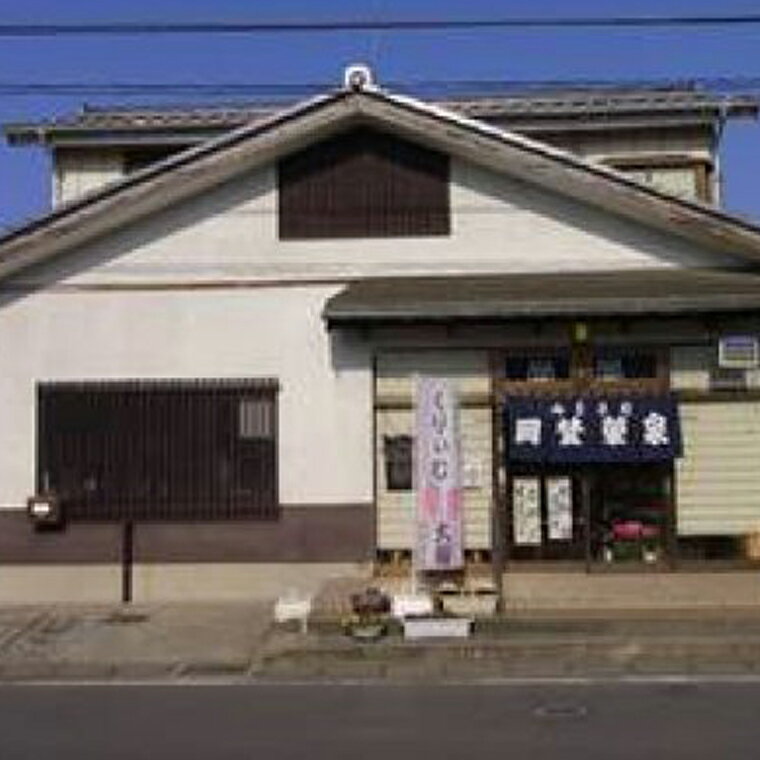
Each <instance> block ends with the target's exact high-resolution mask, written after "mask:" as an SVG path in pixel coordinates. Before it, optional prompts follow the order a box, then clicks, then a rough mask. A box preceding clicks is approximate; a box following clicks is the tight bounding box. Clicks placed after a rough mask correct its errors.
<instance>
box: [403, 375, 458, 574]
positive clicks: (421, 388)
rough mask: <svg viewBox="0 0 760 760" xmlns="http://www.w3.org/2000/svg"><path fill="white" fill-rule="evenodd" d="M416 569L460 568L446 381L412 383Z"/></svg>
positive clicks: (451, 404) (451, 401)
mask: <svg viewBox="0 0 760 760" xmlns="http://www.w3.org/2000/svg"><path fill="white" fill-rule="evenodd" d="M415 433H416V434H415V442H416V448H415V453H416V473H415V474H416V480H415V491H416V496H417V515H416V517H417V520H416V540H415V566H416V569H417V570H451V569H454V568H458V567H462V565H463V564H464V551H463V540H462V476H461V456H460V439H459V408H458V404H457V399H456V394H455V392H454V389H453V388H452V386H451V383H450V382H449V381H448V380H447V379H445V378H438V377H424V376H420V377H418V378H417V413H416V420H415Z"/></svg>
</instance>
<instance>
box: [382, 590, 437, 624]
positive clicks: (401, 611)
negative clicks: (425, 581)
mask: <svg viewBox="0 0 760 760" xmlns="http://www.w3.org/2000/svg"><path fill="white" fill-rule="evenodd" d="M432 614H433V599H432V597H431V596H430V594H394V596H393V598H392V599H391V615H393V617H395V618H398V619H399V620H403V619H404V618H406V617H409V616H410V615H432Z"/></svg>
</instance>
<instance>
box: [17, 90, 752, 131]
mask: <svg viewBox="0 0 760 760" xmlns="http://www.w3.org/2000/svg"><path fill="white" fill-rule="evenodd" d="M432 102H434V103H436V104H437V105H439V106H441V107H442V108H445V109H447V110H450V111H453V112H454V113H458V114H460V115H462V116H467V117H470V118H474V119H483V120H485V121H491V120H495V121H499V122H500V123H503V124H509V125H510V128H512V127H514V128H515V129H519V130H520V131H526V130H528V131H531V130H540V129H559V128H562V129H569V128H571V127H583V128H590V127H592V126H593V125H594V124H599V125H600V126H603V127H604V128H606V129H609V128H610V127H611V126H612V125H614V124H618V123H620V124H622V125H626V126H630V122H631V120H635V123H637V124H640V123H642V120H643V121H644V123H653V122H660V121H662V120H664V119H666V120H667V122H668V123H669V124H672V123H677V124H712V123H713V122H714V121H716V120H718V119H720V118H725V117H756V116H757V113H758V102H757V98H755V97H754V96H749V95H720V94H715V93H710V92H704V91H699V90H694V89H684V88H681V89H678V88H672V89H669V88H662V89H651V88H649V89H645V88H641V89H636V88H626V89H615V88H611V87H597V88H587V89H568V90H554V91H552V90H537V91H527V92H513V93H509V94H503V95H487V96H469V97H457V98H448V99H433V101H432ZM282 108H283V105H282V104H281V103H280V104H277V103H275V104H272V103H270V104H265V103H260V102H259V103H227V104H216V105H213V104H206V105H198V104H196V105H181V104H176V105H165V106H158V107H157V106H127V107H121V108H117V107H113V106H108V107H94V106H84V107H83V108H82V109H81V110H80V111H78V112H76V113H72V114H65V115H63V116H60V117H56V118H53V119H48V120H43V121H36V122H19V123H15V124H6V125H4V127H3V131H4V132H5V134H6V137H7V138H8V141H9V142H10V143H11V144H15V145H21V144H25V143H44V144H47V143H50V144H78V143H81V142H88V141H90V140H95V141H97V140H105V141H108V138H112V139H124V138H126V136H131V137H132V138H133V139H135V140H139V139H141V136H144V135H152V136H155V137H156V138H158V136H159V135H161V136H163V137H164V138H165V139H167V140H168V141H172V142H179V143H182V142H185V143H188V144H189V143H190V142H194V141H196V140H200V139H204V138H207V137H208V136H211V135H214V134H219V133H220V132H221V131H224V130H230V129H236V128H238V127H241V126H243V125H244V124H248V123H250V122H252V121H257V120H260V119H264V118H266V117H268V116H271V115H273V114H274V113H276V112H277V111H279V110H281V109H282ZM142 139H144V137H143V138H142Z"/></svg>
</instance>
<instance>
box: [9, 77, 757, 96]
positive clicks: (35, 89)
mask: <svg viewBox="0 0 760 760" xmlns="http://www.w3.org/2000/svg"><path fill="white" fill-rule="evenodd" d="M335 86H336V84H335V82H301V83H276V82H217V83H211V82H116V81H112V82H82V81H68V82H3V81H1V80H0V95H3V96H30V95H122V96H129V95H198V96H204V97H205V96H229V95H249V96H259V97H278V96H280V97H289V96H291V97H298V96H303V95H309V94H312V93H318V92H325V91H328V90H331V89H334V88H335ZM385 86H387V88H388V89H390V90H394V91H398V92H408V93H426V94H427V93H430V94H436V95H439V96H441V97H445V96H447V95H452V96H453V95H462V94H467V93H470V94H479V95H483V94H494V95H498V94H502V95H509V94H510V93H521V94H524V93H526V92H535V93H536V94H541V93H542V92H547V91H552V90H562V91H573V90H589V89H591V90H599V91H600V92H601V93H604V92H605V91H615V92H620V91H622V92H625V91H626V90H638V89H648V90H665V91H668V90H670V91H672V90H686V91H692V92H711V91H712V92H740V91H756V90H758V89H760V75H744V76H731V77H691V78H684V79H606V80H605V79H572V80H569V79H551V80H523V81H519V80H496V79H487V80H486V79H483V80H478V79H471V80H418V81H408V82H388V83H387V84H386V85H385Z"/></svg>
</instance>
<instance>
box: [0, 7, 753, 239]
mask: <svg viewBox="0 0 760 760" xmlns="http://www.w3.org/2000/svg"><path fill="white" fill-rule="evenodd" d="M0 11H1V13H0V20H1V21H2V22H3V23H44V22H50V23H53V22H61V23H74V22H98V21H234V20H256V21H264V20H283V19H293V20H307V19H308V20H318V19H332V18H338V17H339V18H350V17H354V18H356V17H361V18H388V17H393V18H420V17H424V18H452V19H456V18H502V17H508V16H531V17H538V16H547V17H551V16H582V15H600V16H614V15H618V16H620V15H647V14H650V15H679V14H680V15H699V14H704V15H712V14H724V15H727V14H737V13H756V12H757V11H758V3H757V0H743V1H740V0H726V1H725V2H718V0H712V1H710V2H708V1H706V0H681V1H680V2H678V1H676V0H637V1H636V2H615V1H614V0H609V1H608V2H601V0H574V2H572V3H569V2H563V1H562V0H532V1H531V2H530V3H526V2H516V1H513V2H506V1H503V2H498V0H491V1H490V2H486V1H485V0H468V1H467V2H455V1H454V0H406V1H404V0H353V2H348V1H347V0H321V2H316V0H311V1H308V0H277V2H271V0H270V2H263V1H262V0H247V1H246V0H151V1H150V2H149V1H148V0H129V1H127V0H107V1H105V2H104V0H77V1H76V2H62V1H61V0H25V2H23V3H20V2H18V0H0ZM356 60H367V61H369V62H370V63H371V65H372V66H373V68H374V69H375V71H376V74H377V77H378V79H379V81H380V82H381V83H382V82H383V81H385V82H388V81H394V82H410V81H415V80H418V81H419V80H498V79H504V80H509V81H514V80H528V81H530V80H544V79H617V78H620V79H661V78H674V79H689V78H694V77H700V78H717V77H735V76H760V25H758V26H751V27H738V28H737V27H735V28H726V27H724V28H720V27H718V28H706V29H685V30H684V29H677V28H676V29H659V30H658V29H648V30H646V29H645V30H634V29H621V30H615V31H612V30H609V29H606V30H563V31H558V30H546V29H542V30H516V29H512V30H488V31H484V30H480V31H475V30H474V31H456V32H451V31H449V32H424V33H410V32H403V33H399V32H395V33H394V32H362V33H355V32H354V33H348V32H343V33H335V34H297V35H296V34H288V35H255V36H245V35H235V36H228V35H218V36H212V37H209V36H183V37H165V36H164V37H123V38H116V37H98V38H86V37H58V38H16V39H2V38H0V83H14V82H70V81H76V82H87V83H91V84H99V83H105V82H109V81H110V82H114V81H116V82H135V81H139V82H155V83H161V82H166V81H171V82H204V83H214V82H253V83H258V82H266V83H281V84H293V83H304V82H333V83H336V84H337V83H338V82H339V81H340V77H341V72H342V69H343V67H344V66H345V64H346V63H349V62H351V61H356ZM162 100H166V98H163V99H162ZM182 100H183V101H187V100H188V98H187V96H185V97H184V98H182ZM87 102H89V103H93V104H101V105H103V104H107V103H117V102H125V99H124V98H118V97H113V96H110V97H97V98H96V97H90V98H89V99H88V101H87ZM126 102H132V103H148V102H151V99H150V98H148V97H146V96H144V95H143V96H138V97H133V98H131V99H129V100H128V101H126ZM153 102H155V100H154V101H153ZM82 103H83V98H82V97H81V96H78V97H49V96H46V97H41V96H34V97H23V98H22V97H4V96H0V122H9V121H29V120H35V119H39V118H42V117H50V116H53V115H56V114H60V113H63V112H71V111H74V110H77V109H78V108H79V107H81V105H82ZM759 167H760V125H759V124H757V123H755V122H734V123H732V124H731V125H730V126H729V128H728V130H727V132H726V135H725V138H724V143H723V170H724V176H725V188H724V190H725V198H724V205H725V206H726V207H727V208H728V209H729V210H731V211H733V212H736V213H739V214H743V215H747V216H750V217H752V218H754V219H756V220H758V221H760V193H758V192H757V190H756V188H757V187H758V185H757V175H758V168H759ZM49 186H50V180H49V168H48V166H47V160H46V157H45V155H44V152H43V151H39V150H35V149H30V148H8V147H7V146H4V145H3V146H0V225H3V226H8V225H16V224H18V223H20V222H21V221H23V219H24V218H26V217H29V216H32V215H35V214H39V213H40V212H42V211H44V210H45V209H46V208H47V204H48V203H49V194H50V193H49Z"/></svg>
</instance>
